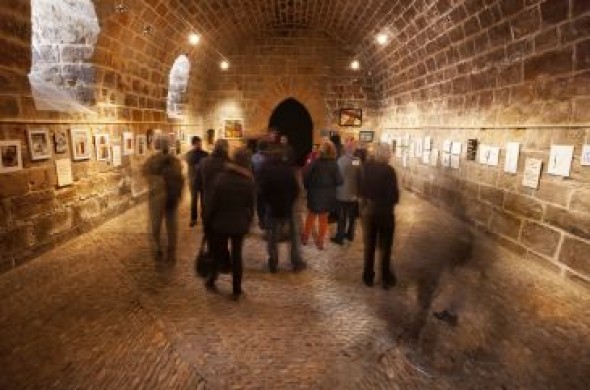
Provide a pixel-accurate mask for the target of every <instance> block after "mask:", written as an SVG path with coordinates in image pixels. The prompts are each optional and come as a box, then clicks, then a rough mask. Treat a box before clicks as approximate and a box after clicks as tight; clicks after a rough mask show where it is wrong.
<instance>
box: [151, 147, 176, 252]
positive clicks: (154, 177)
mask: <svg viewBox="0 0 590 390" xmlns="http://www.w3.org/2000/svg"><path fill="white" fill-rule="evenodd" d="M160 142H161V144H160V145H161V153H157V154H155V155H153V156H152V157H150V158H149V159H148V160H147V161H146V162H145V164H144V166H143V174H144V176H146V178H147V179H148V180H149V187H150V190H149V211H150V221H151V231H152V238H153V242H154V246H155V252H156V258H157V259H158V260H159V259H161V257H162V255H163V253H162V246H161V243H160V232H161V229H162V220H165V221H166V232H167V234H168V261H175V260H176V241H177V235H178V224H177V221H178V215H177V214H178V204H179V202H180V198H181V196H182V188H183V184H184V178H183V177H182V166H181V163H180V160H178V159H177V158H176V157H175V156H173V155H171V154H170V153H169V145H168V138H166V137H162V138H161V139H160Z"/></svg>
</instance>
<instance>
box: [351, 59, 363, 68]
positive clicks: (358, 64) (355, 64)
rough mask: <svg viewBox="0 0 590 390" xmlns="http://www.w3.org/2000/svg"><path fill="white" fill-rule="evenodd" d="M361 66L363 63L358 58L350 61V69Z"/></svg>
mask: <svg viewBox="0 0 590 390" xmlns="http://www.w3.org/2000/svg"><path fill="white" fill-rule="evenodd" d="M360 68H361V63H360V62H359V61H358V60H354V61H352V62H351V63H350V69H352V70H359V69H360Z"/></svg>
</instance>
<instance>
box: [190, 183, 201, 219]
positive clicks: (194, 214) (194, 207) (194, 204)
mask: <svg viewBox="0 0 590 390" xmlns="http://www.w3.org/2000/svg"><path fill="white" fill-rule="evenodd" d="M199 199H200V202H199ZM199 203H201V216H202V215H203V194H202V193H201V191H198V190H196V189H195V188H191V221H196V220H197V219H198V218H199V211H198V207H199Z"/></svg>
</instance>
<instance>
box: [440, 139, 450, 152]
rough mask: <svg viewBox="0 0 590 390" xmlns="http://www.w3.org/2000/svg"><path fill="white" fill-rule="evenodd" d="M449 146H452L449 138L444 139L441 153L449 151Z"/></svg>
mask: <svg viewBox="0 0 590 390" xmlns="http://www.w3.org/2000/svg"><path fill="white" fill-rule="evenodd" d="M451 147H452V142H451V140H448V139H446V140H444V141H443V149H442V151H443V153H451Z"/></svg>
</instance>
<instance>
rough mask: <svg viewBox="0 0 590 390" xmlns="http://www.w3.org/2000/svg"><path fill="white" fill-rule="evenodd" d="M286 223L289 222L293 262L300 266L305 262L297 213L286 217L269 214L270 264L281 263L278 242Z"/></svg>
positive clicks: (268, 243)
mask: <svg viewBox="0 0 590 390" xmlns="http://www.w3.org/2000/svg"><path fill="white" fill-rule="evenodd" d="M286 224H289V243H290V245H291V264H293V266H299V265H301V264H303V260H302V259H301V252H300V250H299V230H298V227H297V222H296V221H295V213H293V212H292V213H291V215H290V216H289V217H286V218H274V217H272V216H271V215H268V214H267V218H266V228H267V229H268V240H267V247H268V257H269V258H268V266H269V267H271V268H274V267H276V266H277V265H278V263H279V249H278V243H279V240H280V238H281V233H282V232H283V228H284V226H285V225H286Z"/></svg>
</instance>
